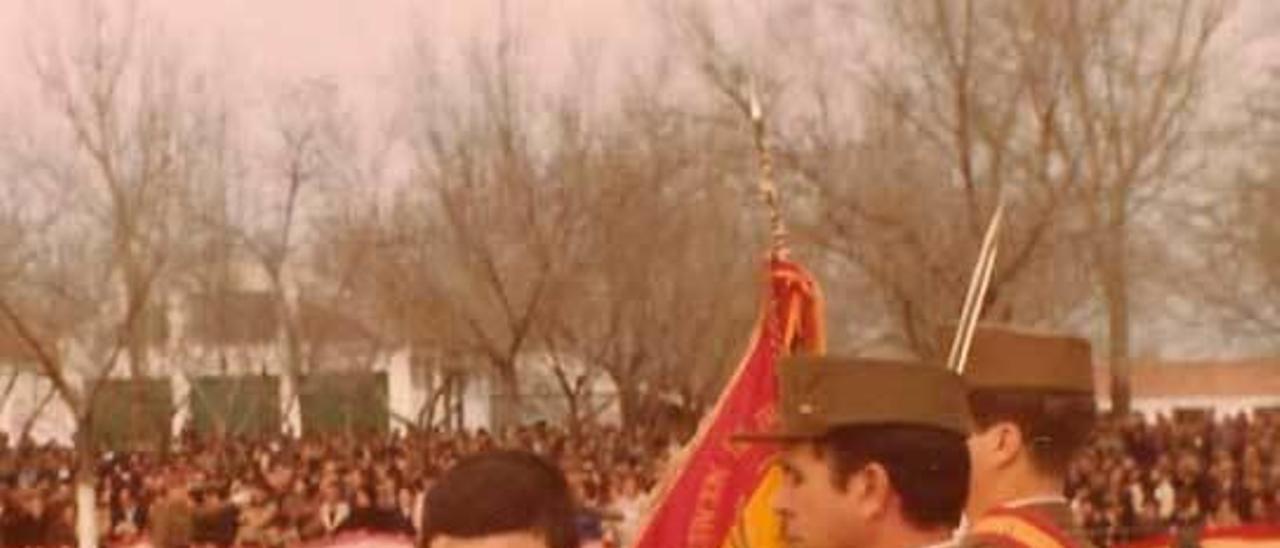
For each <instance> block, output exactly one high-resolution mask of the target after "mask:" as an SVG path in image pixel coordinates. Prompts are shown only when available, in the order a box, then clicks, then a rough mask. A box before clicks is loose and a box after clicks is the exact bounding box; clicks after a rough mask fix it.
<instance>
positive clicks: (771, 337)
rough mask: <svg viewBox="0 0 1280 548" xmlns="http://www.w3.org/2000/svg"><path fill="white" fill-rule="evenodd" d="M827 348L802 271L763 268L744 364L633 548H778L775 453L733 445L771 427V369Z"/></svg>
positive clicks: (814, 293)
mask: <svg viewBox="0 0 1280 548" xmlns="http://www.w3.org/2000/svg"><path fill="white" fill-rule="evenodd" d="M824 346H825V341H824V332H823V321H822V303H821V297H820V294H819V291H818V286H817V284H816V283H815V282H814V280H813V278H812V277H811V276H810V275H809V273H808V272H806V271H805V270H804V269H803V268H801V267H800V266H799V265H797V264H795V263H792V262H790V261H787V260H785V259H781V258H777V257H774V258H771V259H770V260H769V262H768V283H767V284H766V288H765V298H764V300H763V303H762V307H761V310H760V316H759V318H758V319H757V322H756V326H755V329H754V332H753V334H752V337H751V343H750V345H749V346H748V349H747V354H746V357H745V358H744V359H743V360H742V362H741V363H740V364H739V365H738V368H737V369H736V370H735V371H734V374H733V377H732V378H731V379H730V381H729V384H728V385H727V386H726V387H725V389H724V392H723V393H721V394H720V398H719V400H718V401H717V402H716V405H715V407H714V408H712V410H711V413H710V414H709V415H708V416H706V417H705V418H703V421H702V424H701V425H700V427H699V429H698V434H697V435H696V436H695V437H694V438H693V440H692V441H691V442H690V443H689V444H688V445H687V446H686V447H685V450H684V454H683V456H682V460H681V462H679V463H678V467H677V468H676V469H675V471H674V472H673V473H672V474H671V475H670V476H669V477H667V478H666V480H665V481H664V483H663V485H662V487H661V488H660V489H659V490H658V493H657V496H656V497H655V501H654V504H653V506H652V508H651V509H650V514H649V516H648V518H647V522H646V523H645V524H644V526H643V527H642V528H641V530H640V534H639V535H638V536H637V539H636V542H635V543H634V544H633V546H634V547H635V548H672V547H686V548H777V547H780V546H781V545H782V542H781V541H782V539H781V531H780V526H779V523H778V521H777V517H776V516H775V515H774V514H773V512H772V511H771V510H770V504H769V499H770V498H771V496H772V493H773V490H774V488H775V487H776V486H777V485H778V480H779V478H778V471H777V470H775V469H773V468H774V467H773V466H772V461H773V455H774V452H775V450H776V449H775V448H774V447H772V446H770V445H768V444H739V443H733V441H732V436H733V435H734V434H737V433H740V432H744V431H759V430H763V429H766V428H769V427H770V426H772V425H773V423H774V422H775V421H776V417H777V402H778V381H777V376H776V375H775V374H774V367H775V365H776V364H777V362H778V359H779V358H780V357H783V356H786V355H787V354H790V353H792V352H803V353H820V352H822V351H823V349H824Z"/></svg>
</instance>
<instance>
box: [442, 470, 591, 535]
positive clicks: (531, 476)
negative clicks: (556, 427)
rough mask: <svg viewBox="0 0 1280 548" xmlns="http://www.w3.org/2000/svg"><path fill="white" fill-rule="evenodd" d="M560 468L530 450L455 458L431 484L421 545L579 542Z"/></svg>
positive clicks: (567, 489) (567, 491) (566, 487)
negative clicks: (442, 474)
mask: <svg viewBox="0 0 1280 548" xmlns="http://www.w3.org/2000/svg"><path fill="white" fill-rule="evenodd" d="M575 526H576V525H575V523H574V507H573V497H572V495H571V493H570V490H569V484H568V482H567V481H566V480H565V477H564V474H563V473H561V472H560V469H558V468H556V467H555V465H553V464H551V463H550V462H547V461H546V460H544V459H542V458H541V457H538V456H537V455H534V454H532V453H525V452H521V451H492V452H488V453H481V454H479V455H476V456H474V457H470V458H468V459H466V460H463V461H462V462H460V463H458V465H457V466H455V467H454V468H453V469H451V470H449V472H448V473H446V474H445V475H444V476H443V477H442V478H440V481H439V482H438V483H436V484H435V486H433V487H432V489H431V492H430V493H429V494H428V495H427V498H426V507H425V508H424V511H423V531H422V535H421V538H420V539H419V545H420V546H422V547H424V548H499V547H501V548H578V547H579V546H580V543H579V540H578V535H577V531H576V530H575Z"/></svg>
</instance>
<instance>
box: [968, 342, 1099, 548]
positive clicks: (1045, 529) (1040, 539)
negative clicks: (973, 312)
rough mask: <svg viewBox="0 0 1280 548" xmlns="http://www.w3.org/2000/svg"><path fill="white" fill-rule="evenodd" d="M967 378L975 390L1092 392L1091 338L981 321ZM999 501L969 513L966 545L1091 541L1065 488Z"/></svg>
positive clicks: (1050, 546) (1043, 547)
mask: <svg viewBox="0 0 1280 548" xmlns="http://www.w3.org/2000/svg"><path fill="white" fill-rule="evenodd" d="M964 379H965V383H966V385H967V386H968V387H969V389H970V390H971V391H983V392H987V393H995V394H1000V393H1002V392H1006V393H1009V392H1017V393H1020V394H1024V395H1030V396H1032V397H1037V395H1039V396H1040V397H1046V398H1047V397H1049V396H1051V395H1068V396H1071V397H1079V396H1087V397H1088V398H1092V397H1093V392H1094V385H1093V363H1092V351H1091V348H1090V346H1089V343H1088V341H1086V340H1084V339H1081V338H1078V337H1070V336H1063V335H1055V334H1048V333H1034V332H1030V331H1025V330H1018V329H1014V328H1009V327H997V326H979V327H978V328H977V329H976V330H975V332H974V336H973V340H972V343H971V346H970V354H969V359H968V361H967V367H966V369H965V373H964ZM975 405H976V404H975ZM975 411H976V410H975ZM1033 443H1034V441H1033ZM976 481H977V482H984V481H999V478H978V479H977V480H976ZM997 502H998V504H997V505H996V506H995V507H994V508H992V509H990V510H988V511H987V512H986V513H985V514H984V515H982V516H978V517H976V518H975V517H974V516H969V519H970V520H972V522H971V524H970V525H969V526H968V528H967V530H965V531H962V535H963V542H962V544H963V545H964V546H967V547H1022V546H1026V547H1034V548H1055V547H1082V546H1084V547H1087V546H1093V544H1092V543H1091V542H1090V541H1089V537H1088V535H1087V534H1085V532H1084V530H1083V528H1082V527H1081V526H1080V524H1079V523H1078V520H1077V519H1076V517H1075V514H1074V512H1072V510H1071V506H1070V504H1069V503H1068V501H1067V500H1066V498H1065V497H1063V496H1062V495H1061V493H1044V494H1040V495H1037V496H1030V497H1026V498H1019V499H1014V500H1003V501H997Z"/></svg>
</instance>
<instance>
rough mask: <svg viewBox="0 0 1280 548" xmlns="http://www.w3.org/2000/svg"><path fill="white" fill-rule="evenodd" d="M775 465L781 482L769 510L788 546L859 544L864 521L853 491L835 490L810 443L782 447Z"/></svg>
mask: <svg viewBox="0 0 1280 548" xmlns="http://www.w3.org/2000/svg"><path fill="white" fill-rule="evenodd" d="M778 465H779V468H780V469H781V470H782V476H783V481H782V485H781V486H780V487H779V488H778V490H777V492H776V493H775V494H774V500H773V509H774V512H776V513H777V514H778V517H779V519H780V521H781V522H782V534H783V537H784V539H785V541H786V545H787V546H788V547H790V548H801V547H803V548H844V547H852V546H859V545H860V544H861V543H860V542H859V541H858V539H859V538H861V537H862V536H863V534H862V531H863V530H864V529H865V525H864V523H865V522H864V520H863V519H862V518H861V516H860V508H859V505H858V504H857V501H856V500H855V497H854V496H853V495H852V494H851V493H852V492H853V491H851V490H849V489H838V488H837V486H836V485H835V483H834V482H833V481H832V476H831V470H830V468H829V466H828V463H827V460H826V459H825V458H824V457H822V456H821V455H820V454H819V452H818V451H817V449H816V448H815V447H814V446H813V445H812V444H797V445H793V446H790V447H787V448H785V449H784V450H783V452H782V454H781V455H780V456H779V459H778ZM851 481H856V480H851ZM846 487H847V486H846Z"/></svg>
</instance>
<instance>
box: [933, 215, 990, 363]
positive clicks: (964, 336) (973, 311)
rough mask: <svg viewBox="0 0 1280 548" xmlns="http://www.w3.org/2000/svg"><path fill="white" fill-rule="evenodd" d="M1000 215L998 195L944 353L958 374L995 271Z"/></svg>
mask: <svg viewBox="0 0 1280 548" xmlns="http://www.w3.org/2000/svg"><path fill="white" fill-rule="evenodd" d="M1003 218H1004V199H1003V195H1001V198H998V199H997V201H996V209H995V211H994V212H992V213H991V221H990V222H989V223H988V224H987V232H986V234H984V235H983V237H982V247H981V248H980V249H979V250H978V261H977V264H975V265H974V267H973V275H972V276H971V277H970V278H969V290H968V291H967V292H966V293H965V298H964V305H963V307H962V308H961V310H960V322H959V325H957V326H956V333H955V337H954V338H953V339H952V341H951V352H950V354H949V355H948V356H947V368H948V369H950V370H952V371H955V372H956V373H958V374H963V373H964V368H965V365H966V362H967V361H968V358H969V346H970V343H972V342H973V333H974V331H975V330H976V329H977V326H978V320H980V319H981V318H982V308H983V305H985V304H986V299H987V289H988V288H989V287H990V286H991V275H992V273H993V272H994V271H995V264H996V254H997V252H998V251H999V247H1000V246H999V244H998V242H997V239H998V236H999V233H1000V226H1001V222H1002V220H1003Z"/></svg>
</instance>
